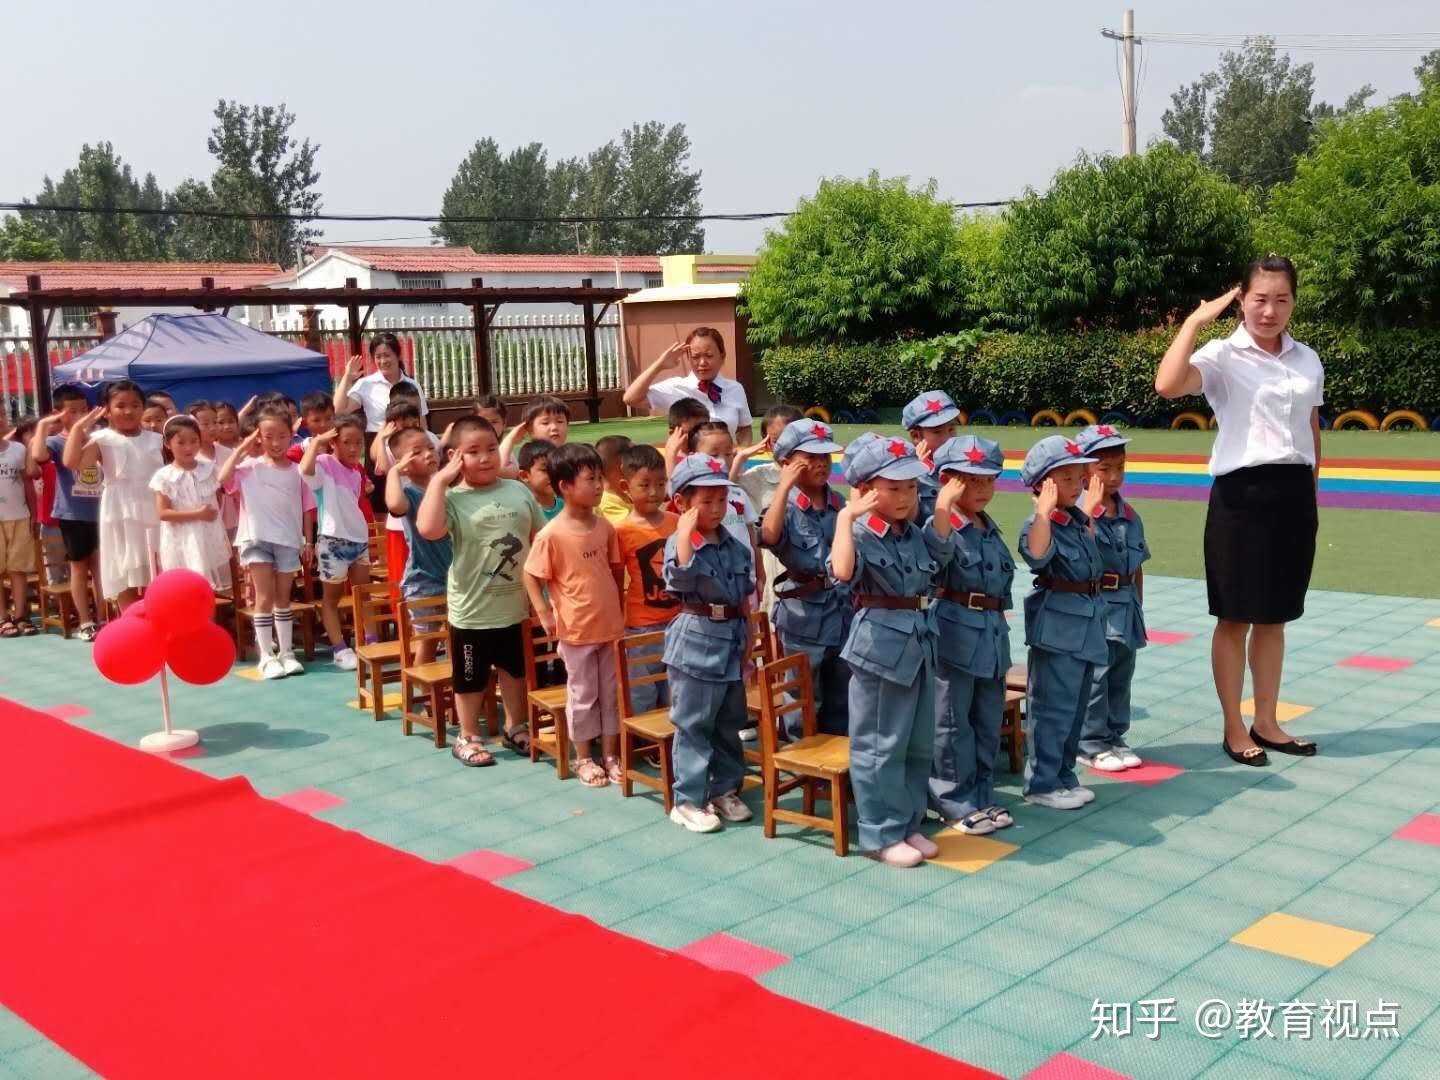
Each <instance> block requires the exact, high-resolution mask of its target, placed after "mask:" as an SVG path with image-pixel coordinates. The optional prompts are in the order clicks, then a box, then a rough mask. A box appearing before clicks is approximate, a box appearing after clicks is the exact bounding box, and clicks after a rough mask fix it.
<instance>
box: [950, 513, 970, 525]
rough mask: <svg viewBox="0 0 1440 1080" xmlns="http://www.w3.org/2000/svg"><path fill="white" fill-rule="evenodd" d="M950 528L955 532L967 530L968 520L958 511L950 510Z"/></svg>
mask: <svg viewBox="0 0 1440 1080" xmlns="http://www.w3.org/2000/svg"><path fill="white" fill-rule="evenodd" d="M950 527H951V528H952V529H957V530H963V529H968V528H969V527H970V519H969V518H967V517H966V516H965V515H964V514H962V513H960V511H959V510H951V511H950Z"/></svg>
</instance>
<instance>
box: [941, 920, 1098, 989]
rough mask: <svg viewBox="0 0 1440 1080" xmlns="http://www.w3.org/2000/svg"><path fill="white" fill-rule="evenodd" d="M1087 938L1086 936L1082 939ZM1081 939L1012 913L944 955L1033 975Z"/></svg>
mask: <svg viewBox="0 0 1440 1080" xmlns="http://www.w3.org/2000/svg"><path fill="white" fill-rule="evenodd" d="M1080 940H1083V939H1080ZM1078 943H1079V942H1078V941H1077V939H1076V938H1074V937H1071V936H1064V935H1062V934H1060V933H1054V932H1052V931H1051V928H1050V927H1048V926H1045V925H1044V924H1043V923H1037V922H1036V921H1035V920H1033V919H1026V918H1025V917H1024V915H1023V913H1022V914H1016V915H1011V916H1009V917H1008V918H1005V919H1001V920H1000V921H999V922H997V923H994V924H993V925H991V926H989V927H986V928H985V929H984V930H982V931H980V932H979V933H978V934H973V935H971V936H970V937H968V938H966V939H965V940H963V941H961V942H960V943H959V944H956V945H952V946H950V948H948V949H946V950H945V951H944V952H943V953H942V954H941V955H942V956H947V957H954V958H955V959H957V960H962V961H969V962H973V963H976V964H981V965H983V966H985V967H988V968H994V969H995V970H996V971H1003V972H1008V973H1009V974H1012V975H1015V976H1017V977H1018V976H1024V975H1032V974H1034V973H1035V972H1037V971H1039V970H1040V969H1041V968H1043V967H1045V966H1046V965H1047V964H1052V963H1054V962H1055V961H1056V960H1058V959H1060V957H1062V956H1064V955H1065V954H1066V953H1068V952H1071V951H1072V950H1073V949H1074V948H1075V947H1076V945H1077V944H1078Z"/></svg>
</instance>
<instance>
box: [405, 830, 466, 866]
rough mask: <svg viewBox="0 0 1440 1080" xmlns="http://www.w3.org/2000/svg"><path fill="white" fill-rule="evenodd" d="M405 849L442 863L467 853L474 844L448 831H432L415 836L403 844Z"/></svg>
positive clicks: (423, 857)
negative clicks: (425, 834) (424, 834)
mask: <svg viewBox="0 0 1440 1080" xmlns="http://www.w3.org/2000/svg"><path fill="white" fill-rule="evenodd" d="M405 850H406V851H408V852H410V854H412V855H418V856H419V857H420V858H422V859H428V860H429V861H430V862H436V863H443V862H449V861H450V860H451V859H458V858H459V857H460V856H461V855H468V854H469V853H470V852H472V851H474V850H475V845H474V844H471V843H469V842H467V841H466V840H464V839H463V838H461V837H459V836H456V835H455V834H454V833H450V832H434V833H430V834H429V835H427V836H421V837H417V838H416V839H414V840H412V841H411V842H410V843H408V844H406V845H405Z"/></svg>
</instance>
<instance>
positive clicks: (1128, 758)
mask: <svg viewBox="0 0 1440 1080" xmlns="http://www.w3.org/2000/svg"><path fill="white" fill-rule="evenodd" d="M1114 752H1115V754H1116V756H1117V757H1119V758H1120V760H1121V761H1123V762H1124V763H1125V768H1127V769H1134V768H1138V767H1139V766H1141V765H1143V764H1144V762H1143V761H1141V760H1140V755H1139V754H1137V753H1135V751H1134V750H1131V749H1130V747H1128V746H1126V745H1125V744H1124V743H1123V742H1122V743H1120V744H1119V745H1118V746H1116V747H1115V751H1114Z"/></svg>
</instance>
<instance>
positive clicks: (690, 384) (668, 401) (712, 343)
mask: <svg viewBox="0 0 1440 1080" xmlns="http://www.w3.org/2000/svg"><path fill="white" fill-rule="evenodd" d="M682 360H683V361H684V362H685V365H686V366H687V367H688V368H689V370H688V371H687V372H684V373H683V374H680V375H673V376H671V377H670V378H668V379H660V381H659V382H656V381H655V380H656V379H657V378H658V377H659V375H660V373H661V372H662V371H666V370H669V369H672V368H679V367H680V366H681V361H682ZM724 366H725V339H724V338H723V337H721V336H720V331H719V330H716V329H715V328H714V327H710V326H700V327H697V328H696V329H694V330H691V331H690V333H689V335H687V336H686V338H685V340H684V341H677V342H676V343H675V344H674V345H671V346H670V348H668V349H666V350H665V351H664V352H663V353H661V354H660V358H659V359H658V360H656V361H655V362H654V363H653V364H651V365H650V366H649V367H647V368H646V369H645V370H644V371H642V372H640V374H639V375H637V376H636V377H635V381H634V382H632V383H631V384H630V385H629V386H627V387H626V388H625V404H626V405H629V406H630V407H631V408H632V409H646V410H648V411H649V412H650V413H651V414H652V415H653V414H659V413H664V412H666V411H668V410H669V408H670V406H671V405H674V404H675V402H677V401H679V400H680V399H681V398H694V399H695V400H696V401H698V402H700V403H701V404H702V405H704V406H705V407H706V408H707V409H709V410H710V417H711V419H713V420H720V421H723V422H724V423H725V426H726V427H728V428H729V429H730V433H731V434H732V435H734V436H735V443H736V445H737V446H748V445H749V444H750V443H751V442H753V441H754V439H755V432H754V429H753V427H752V425H753V424H754V420H753V418H752V417H751V416H750V399H749V398H748V397H747V396H746V394H745V387H743V386H741V385H740V383H738V382H736V381H735V380H734V379H728V378H726V377H725V376H724V375H722V374H721V373H720V371H721V369H722V368H723V367H724Z"/></svg>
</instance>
